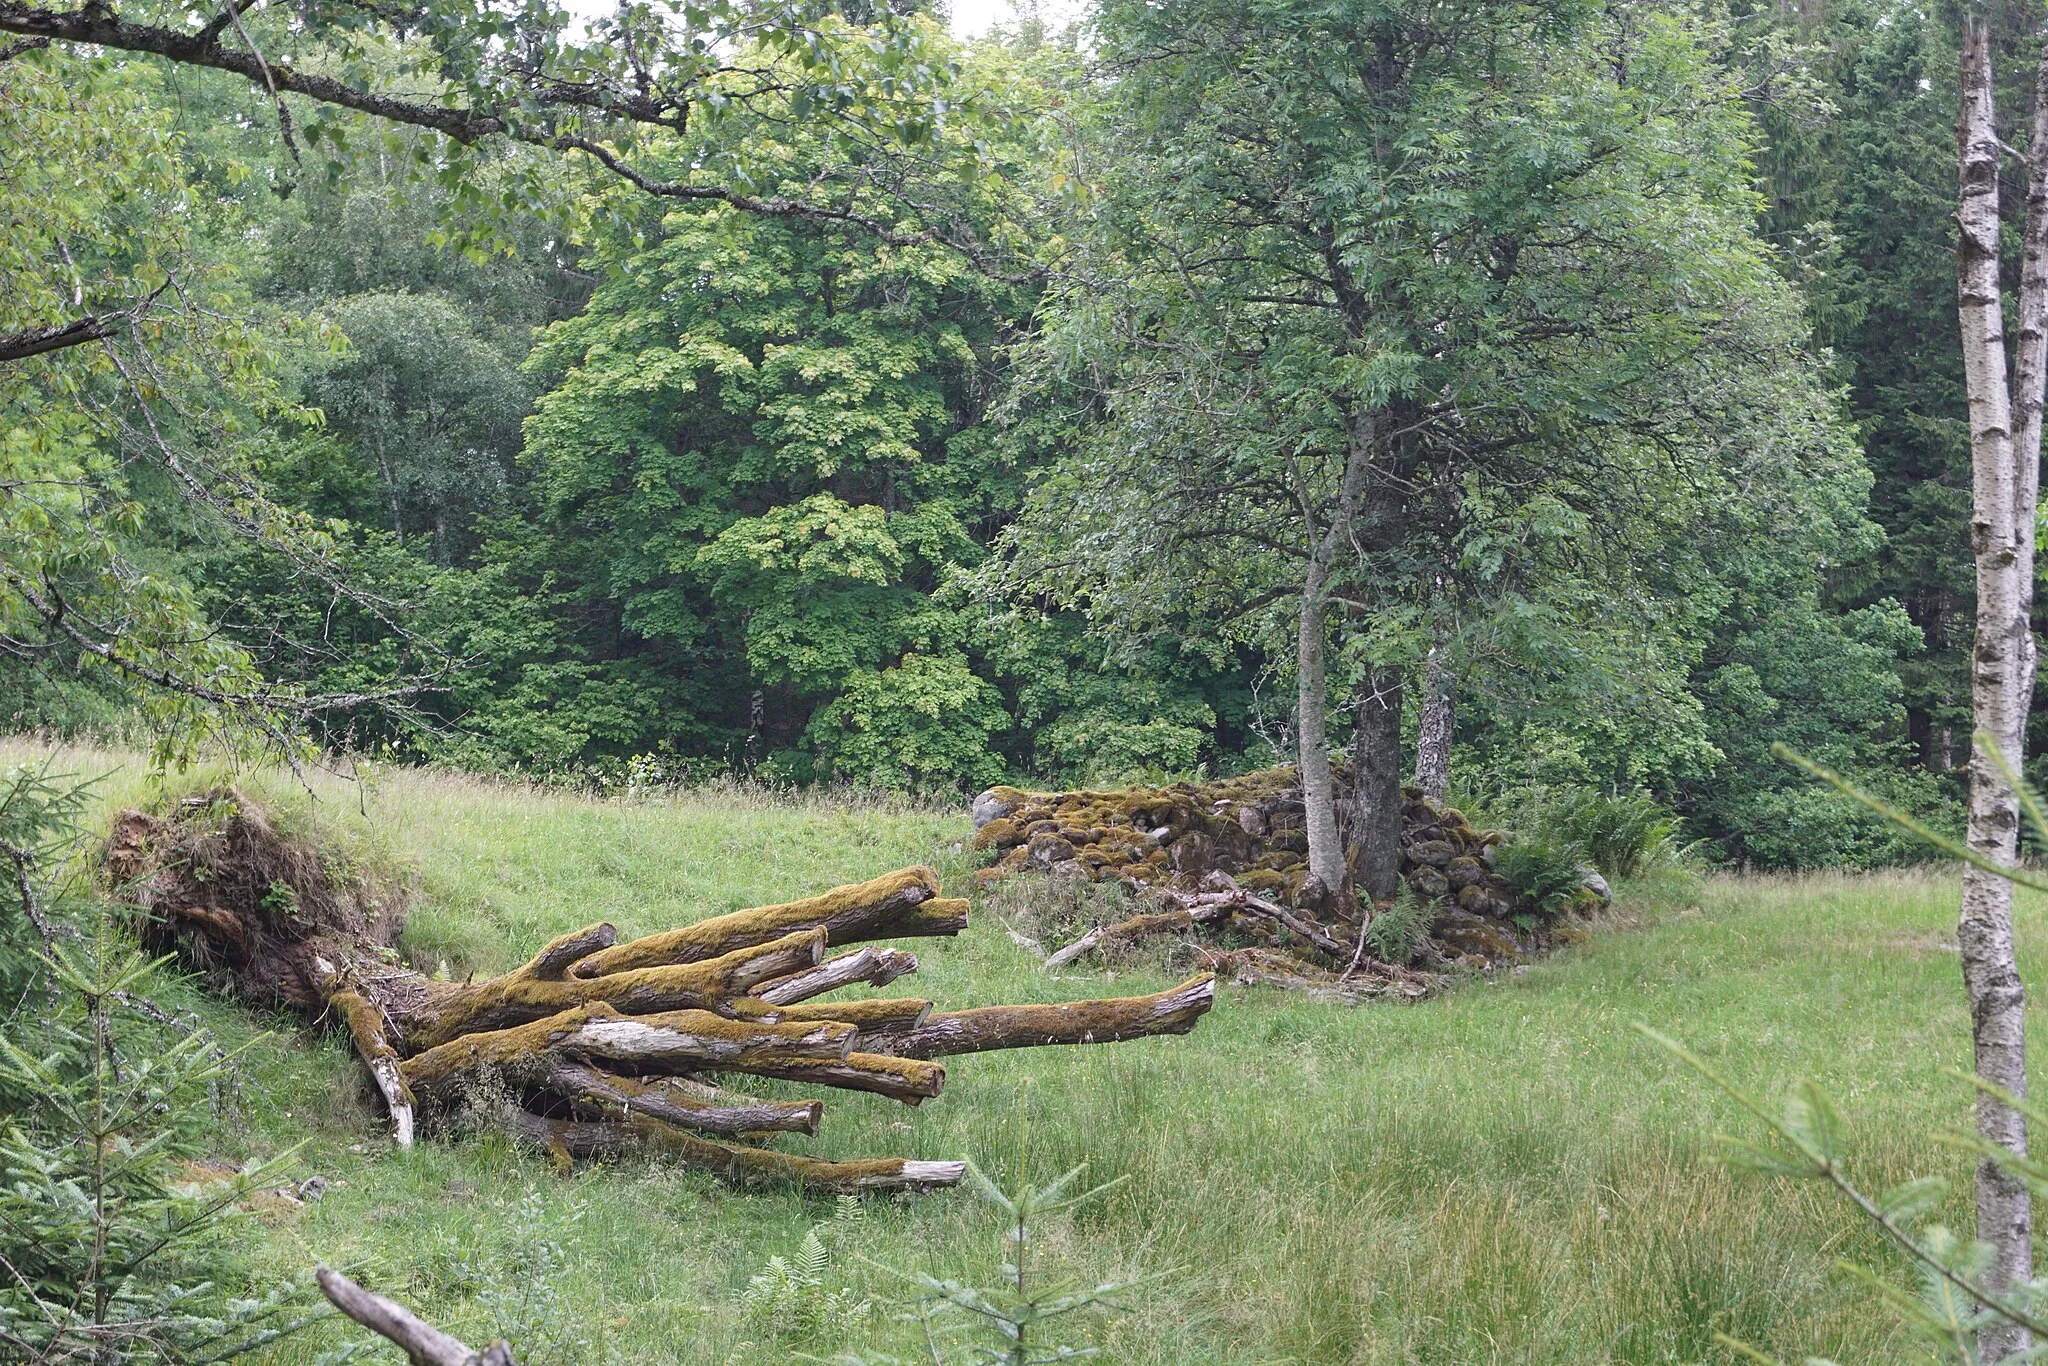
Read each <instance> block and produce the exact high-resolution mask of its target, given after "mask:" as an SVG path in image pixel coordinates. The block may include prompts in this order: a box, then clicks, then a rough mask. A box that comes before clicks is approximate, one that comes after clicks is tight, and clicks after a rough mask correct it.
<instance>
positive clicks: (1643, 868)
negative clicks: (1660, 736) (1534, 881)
mask: <svg viewBox="0 0 2048 1366" xmlns="http://www.w3.org/2000/svg"><path fill="white" fill-rule="evenodd" d="M1509 824H1511V825H1512V826H1513V827H1514V828H1515V829H1516V830H1520V831H1524V832H1526V833H1529V834H1533V835H1536V836H1538V837H1539V838H1541V839H1542V840H1544V841H1545V842H1547V843H1549V844H1551V845H1553V846H1556V847H1560V848H1562V847H1572V848H1575V849H1577V850H1578V851H1579V855H1580V858H1581V860H1582V861H1583V862H1586V863H1590V864H1592V865H1593V866H1594V867H1595V868H1598V869H1599V870H1600V871H1601V872H1602V873H1604V874H1606V875H1607V876H1608V877H1610V878H1625V877H1626V878H1633V877H1641V876H1644V875H1646V874H1649V873H1654V872H1657V871H1660V870H1662V869H1665V868H1672V867H1679V866H1683V865H1684V864H1686V863H1688V862H1690V861H1691V860H1692V858H1693V857H1694V854H1693V846H1692V845H1690V844H1688V843H1687V842H1686V841H1685V838H1684V834H1683V831H1684V826H1683V824H1682V822H1680V820H1679V819H1678V817H1677V816H1675V815H1673V814H1672V813H1671V812H1670V811H1668V810H1666V809H1665V808H1664V807H1663V806H1661V805H1659V804H1658V802H1657V800H1656V799H1655V798H1653V797H1651V796H1650V795H1649V794H1648V793H1646V792H1625V793H1621V794H1618V795H1611V794H1609V793H1605V792H1601V791H1599V790H1598V789H1596V788H1590V787H1573V788H1536V789H1533V790H1531V791H1530V792H1529V793H1528V794H1527V795H1526V796H1524V797H1523V798H1522V800H1521V801H1519V802H1518V803H1516V804H1515V806H1514V807H1513V809H1512V811H1511V813H1510V816H1509Z"/></svg>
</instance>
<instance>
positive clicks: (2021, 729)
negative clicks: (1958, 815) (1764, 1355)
mask: <svg viewBox="0 0 2048 1366" xmlns="http://www.w3.org/2000/svg"><path fill="white" fill-rule="evenodd" d="M2044 95H2048V51H2044V53H2043V57H2042V73H2041V75H2040V76H2039V77H2037V80H2036V91H2035V102H2036V108H2035V116H2034V128H2033V137H2032V141H2031V145H2030V147H2029V151H2028V156H2027V162H2028V168H2029V180H2030V183H2029V185H2028V192H2027V222H2026V229H2025V236H2024V247H2023V261H2022V269H2021V278H2020V299H2019V338H2018V343H2019V344H2018V346H2017V348H2016V352H2015V356H2014V372H2015V373H2014V374H2013V375H2012V377H2011V382H2010V383H2008V379H2007V373H2006V351H2005V323H2004V298H2003V289H2002V285H2001V282H2000V278H1999V251H1998V248H1999V238H2000V226H2001V225H2000V221H1999V208H1998V199H1999V156H2000V151H2001V149H2000V144H1999V141H1998V137H1997V132H1996V124H1995V118H1994V113H1995V111H1994V109H1993V103H1992V73H1991V44H1990V37H1989V34H1988V33H1987V31H1986V30H1985V28H1984V26H1983V24H1982V23H1981V22H1979V21H1977V20H1975V19H1966V20H1965V21H1964V33H1963V58H1962V110H1961V116H1960V118H1959V119H1958V121H1957V125H1956V136H1957V163H1958V172H1959V180H1960V194H1959V203H1958V208H1957V215H1956V217H1957V223H1958V225H1959V228H1960V231H1959V233H1958V236H1957V244H1956V280H1957V313H1958V317H1959V321H1960V323H1961V330H1962V346H1963V368H1964V373H1965V377H1966V380H1967V383H1968V388H1969V396H1970V454H1971V468H1972V485H1973V498H1972V509H1971V517H1970V536H1971V545H1972V549H1973V550H1974V552H1975V555H1976V561H1977V634H1976V642H1975V645H1974V647H1973V649H1972V652H1971V709H1972V715H1973V718H1974V721H1975V724H1976V729H1977V730H1978V731H1979V732H1980V733H1981V736H1982V741H1981V742H1980V747H1981V744H1982V743H1988V744H1990V745H1995V746H1996V747H1997V748H1998V751H1999V753H2000V754H2001V755H2002V757H2003V758H2004V760H2005V762H2006V763H2007V764H2008V765H2009V766H2010V767H2012V768H2013V769H2014V770H2017V769H2018V768H2019V766H2020V764H2021V761H2022V760H2023V759H2024V757H2025V743H2026V722H2027V711H2028V708H2029V706H2030V704H2031V701H2032V697H2033V686H2034V641H2033V631H2032V625H2031V622H2030V616H2031V613H2032V609H2033V575H2034V535H2033V531H2034V510H2035V504H2036V502H2037V500H2038V493H2039V467H2040V448H2041V398H2042V378H2043V374H2044V362H2048V329H2044V326H2043V323H2044V315H2048V251H2044V246H2048V99H2044ZM1968 839H1969V843H1970V846H1971V848H1973V849H1975V850H1976V851H1977V852H1978V853H1979V854H1981V855H1983V856H1984V857H1985V858H1987V859H1989V860H1990V861H1992V862H1993V863H1998V864H2011V863H2013V862H2014V861H2015V860H2016V858H2017V855H2018V852H2019V849H2018V846H2019V807H2018V802H2017V800H2016V798H2015V796H2014V793H2013V792H2012V790H2011V788H2010V787H2008V786H2007V785H2006V783H2005V781H2004V780H2003V779H2002V778H2001V777H2000V775H1999V772H1998V769H1997V767H1996V766H1995V765H1994V764H1992V763H1990V762H1988V761H1987V758H1986V756H1985V755H1984V754H1982V753H1981V752H1980V753H1978V754H1977V755H1975V756H1974V758H1973V760H1972V762H1971V765H1970V812H1969V832H1968ZM1957 939H1958V942H1959V944H1960V946H1961V950H1962V952H1961V958H1962V968H1963V984H1964V987H1965V989H1966V991H1967V992H1968V994H1969V998H1970V1015H1971V1021H1972V1034H1973V1038H1972V1043H1973V1045H1974V1055H1975V1063H1976V1069H1977V1074H1978V1075H1979V1076H1980V1077H1982V1078H1984V1079H1985V1080H1986V1081H1988V1082H1991V1083H1993V1084H1994V1085H1996V1086H1998V1087H2000V1088H2002V1089H2003V1090H2006V1091H2009V1092H2011V1093H2013V1094H2014V1095H2018V1096H2024V1095H2025V1094H2026V1089H2027V1071H2026V1051H2025V1018H2026V995H2025V990H2024V987H2023V986H2022V984H2021V982H2020V976H2019V969H2018V964H2017V962H2016V960H2015V956H2014V951H2013V934H2012V883H2011V882H2009V881H2008V880H2006V879H2004V878H2002V877H1999V876H1997V875H1995V874H1992V873H1986V872H1981V871H1978V870H1976V869H1966V870H1965V871H1964V874H1963V899H1962V913H1961V918H1960V922H1959V925H1958V930H1957ZM1977 1131H1978V1133H1979V1134H1981V1135H1982V1136H1983V1137H1984V1138H1985V1139H1986V1140H1988V1141H1989V1142H1991V1143H1994V1144H1996V1145H1998V1146H1999V1147H2001V1148H2003V1149H2005V1150H2006V1151H2007V1152H2010V1153H2013V1154H2014V1155H2016V1156H2024V1155H2025V1153H2026V1151H2027V1129H2026V1121H2025V1118H2024V1117H2023V1116H2022V1115H2021V1114H2019V1113H2018V1112H2017V1111H2015V1110H2014V1109H2013V1108H2012V1107H2010V1106H2008V1105H2006V1104H2004V1103H2002V1102H2001V1101H1999V1100H1997V1099H1996V1098H1994V1097H1992V1096H1990V1095H1985V1094H1980V1095H1979V1096H1978V1098H1977ZM1977 1235H1978V1237H1979V1238H1981V1239H1982V1240H1983V1241H1984V1242H1985V1243H1987V1244H1989V1245H1990V1247H1991V1249H1992V1259H1991V1265H1990V1266H1989V1268H1988V1269H1987V1271H1986V1273H1985V1280H1986V1282H1987V1284H1989V1285H1991V1286H1993V1287H2003V1286H2008V1285H2017V1284H2023V1283H2024V1282H2026V1281H2027V1280H2028V1279H2029V1278H2030V1277H2031V1275H2032V1269H2033V1253H2032V1210H2031V1208H2030V1206H2029V1201H2028V1197H2027V1190H2026V1187H2025V1186H2024V1185H2022V1184H2021V1183H2020V1182H2018V1181H2016V1180H2014V1179H2012V1178H2011V1177H2010V1176H2008V1175H2007V1174H2006V1173H2005V1172H2004V1171H2003V1170H2002V1169H2001V1168H2000V1167H1999V1166H1998V1164H1997V1163H1995V1162H1991V1161H1988V1160H1987V1161H1984V1162H1980V1163H1979V1164H1978V1167H1977ZM2029 1345H2030V1342H2029V1335H2028V1334H2027V1333H2026V1331H2025V1330H2024V1329H2021V1328H2018V1327H2016V1326H2013V1325H2009V1324H1999V1325H1996V1326H1993V1327H1987V1328H1985V1329H1983V1330H1982V1331H1981V1332H1980V1333H1979V1335H1978V1352H1979V1356H1980V1358H1981V1359H1982V1360H1983V1361H1986V1362H1993V1361H2001V1360H2005V1359H2007V1358H2009V1357H2012V1356H2014V1355H2016V1354H2018V1353H2020V1352H2023V1351H2025V1350H2026V1349H2027V1347H2028V1346H2029Z"/></svg>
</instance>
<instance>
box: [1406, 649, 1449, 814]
mask: <svg viewBox="0 0 2048 1366" xmlns="http://www.w3.org/2000/svg"><path fill="white" fill-rule="evenodd" d="M1457 686H1458V685H1457V681H1456V679H1455V678H1454V677H1453V676H1452V674H1451V660H1450V652H1449V650H1448V648H1447V647H1446V645H1445V642H1444V641H1442V640H1441V639H1439V640H1438V641H1437V642H1436V644H1435V645H1434V646H1432V647H1431V649H1430V652H1429V657H1428V658H1427V659H1425V660H1424V661H1423V662H1422V713H1421V717H1420V721H1419V723H1418V724H1417V726H1416V728H1415V785H1416V786H1417V787H1419V788H1421V789H1422V793H1423V795H1424V796H1426V797H1428V798H1429V799H1430V800H1431V801H1433V802H1441V801H1442V800H1443V799H1444V797H1445V796H1446V795H1447V794H1448V793H1449V792H1450V790H1451V732H1452V729H1453V722H1454V721H1455V719H1456V711H1455V707H1456V702H1457Z"/></svg>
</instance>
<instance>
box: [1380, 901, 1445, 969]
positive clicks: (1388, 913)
mask: <svg viewBox="0 0 2048 1366" xmlns="http://www.w3.org/2000/svg"><path fill="white" fill-rule="evenodd" d="M1436 909H1437V908H1436V903H1435V902H1432V901H1424V900H1423V899H1422V898H1421V897H1419V896H1417V895H1416V894H1415V889H1414V888H1412V887H1410V886H1409V885H1408V884H1407V883H1406V882H1403V883H1402V884H1401V889H1400V891H1398V892H1397V893H1395V895H1394V902H1393V904H1392V905H1390V906H1388V907H1386V908H1385V909H1384V910H1382V911H1380V913H1379V914H1377V915H1375V916H1374V917H1373V918H1372V921H1371V923H1370V924H1368V925H1367V926H1366V927H1365V946H1366V948H1368V949H1370V950H1371V951H1372V955H1373V957H1375V958H1377V959H1379V960H1380V961H1381V962H1383V963H1401V964H1407V963H1410V962H1413V961H1414V959H1415V953H1416V950H1418V949H1420V948H1421V947H1422V941H1423V939H1424V938H1425V937H1427V935H1428V934H1429V928H1430V926H1431V925H1432V924H1434V923H1435V922H1436Z"/></svg>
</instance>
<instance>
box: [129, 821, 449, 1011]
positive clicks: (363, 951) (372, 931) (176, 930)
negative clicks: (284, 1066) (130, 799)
mask: <svg viewBox="0 0 2048 1366" xmlns="http://www.w3.org/2000/svg"><path fill="white" fill-rule="evenodd" d="M106 870H107V875H108V877H109V878H110V880H111V881H112V882H113V884H114V887H115V890H116V894H117V896H118V897H119V898H120V899H121V900H122V901H124V902H125V903H127V904H129V905H131V906H133V907H135V908H136V909H137V910H138V911H140V912H142V914H143V922H142V940H143V943H144V945H145V946H146V947H148V948H149V949H151V950H152V951H154V952H158V953H176V954H178V956H179V957H180V959H181V960H182V961H184V962H185V963H187V964H189V965H190V966H192V967H194V968H196V969H198V970H199V971H200V972H202V973H203V974H205V975H207V976H208V977H210V978H213V979H215V981H216V983H217V984H224V985H228V986H231V987H232V989H233V990H234V992H235V994H237V995H239V996H241V997H243V998H244V999H246V1000H249V1001H252V1002H256V1003H259V1004H270V1003H272V1002H275V1001H280V1000H281V1001H284V1002H288V1003H290V1004H292V1005H295V1006H298V1007H300V1008H310V1007H316V1006H319V1005H320V1004H322V1003H323V1002H324V1000H325V999H326V992H325V990H324V989H323V987H322V986H321V984H320V983H319V982H318V981H317V980H316V979H317V977H318V976H319V970H318V969H317V968H316V967H315V966H314V964H315V960H316V959H320V958H323V957H324V959H325V960H326V961H327V962H329V963H331V964H339V963H343V962H348V961H351V960H354V959H357V958H362V957H364V956H369V957H373V958H375V957H386V956H389V957H394V958H395V946H396V945H397V943H398V936H399V934H400V932H401V931H402V930H403V929H404V928H405V915H406V906H407V902H408V900H409V896H410V890H411V889H410V888H409V887H408V886H406V885H405V884H404V883H402V882H401V881H399V880H398V879H396V878H394V877H390V876H388V875H385V874H382V873H380V872H378V871H377V870H374V869H372V868H370V867H368V866H367V865H365V864H363V863H362V862H360V861H358V860H357V859H355V858H353V857H351V856H349V855H347V854H345V853H343V852H341V851H340V850H338V849H337V848H336V847H334V846H333V845H331V844H322V843H321V842H320V841H318V840H317V839H314V838H312V837H309V836H306V835H302V834H297V833H294V832H291V831H288V830H285V829H281V828H280V827H279V824H278V823H277V821H276V819H275V818H274V817H273V816H272V815H271V814H270V813H269V812H267V811H265V810H264V809H263V808H262V807H261V806H258V805H256V804H254V803H252V802H250V801H249V800H247V799H246V798H245V797H244V796H243V795H242V794H241V793H240V792H238V791H237V790H235V789H234V788H232V787H218V788H214V789H212V790H210V791H208V792H204V793H200V794H198V795H196V796H191V797H186V798H183V799H182V800H180V801H178V802H177V803H176V805H175V806H173V807H172V808H171V809H170V810H169V811H167V812H165V813H162V814H156V813H151V812H147V811H136V810H128V811H123V812H122V813H121V815H120V817H119V818H118V819H117V820H116V821H115V823H114V830H113V834H112V836H111V838H110V839H109V840H108V844H107V852H106Z"/></svg>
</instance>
